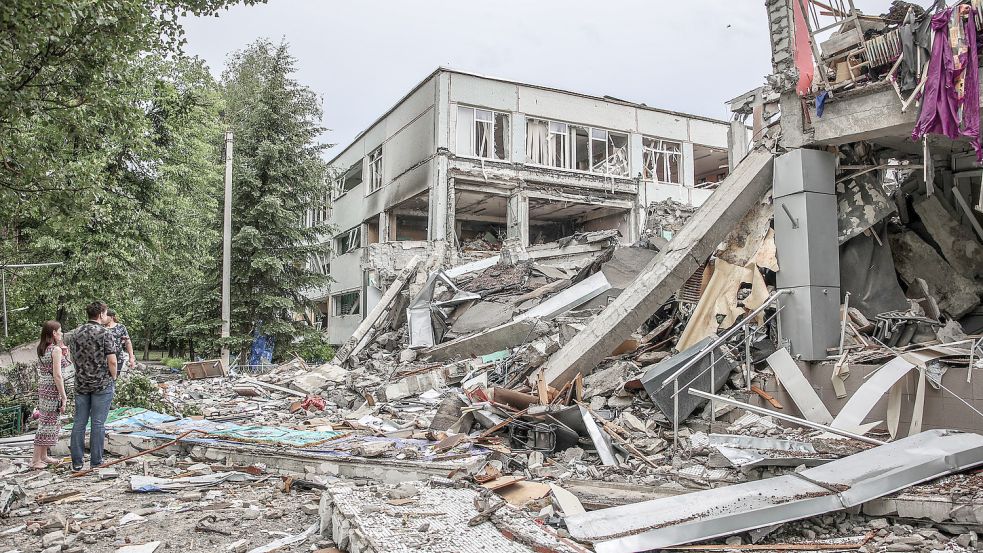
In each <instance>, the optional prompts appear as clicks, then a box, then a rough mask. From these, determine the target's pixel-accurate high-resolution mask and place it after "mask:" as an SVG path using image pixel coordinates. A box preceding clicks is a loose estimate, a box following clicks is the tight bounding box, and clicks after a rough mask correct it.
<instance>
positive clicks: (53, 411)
mask: <svg viewBox="0 0 983 553" xmlns="http://www.w3.org/2000/svg"><path fill="white" fill-rule="evenodd" d="M61 337H62V333H61V324H60V323H59V322H58V321H48V322H46V323H44V325H43V326H42V327H41V340H40V341H39V342H38V358H39V359H40V361H39V363H38V411H40V412H41V417H40V418H39V419H38V430H37V432H36V433H35V434H34V458H32V459H31V468H33V469H43V468H45V467H47V466H48V463H57V462H58V459H54V458H52V457H49V456H48V448H50V447H52V446H53V445H55V443H56V442H57V441H58V430H59V426H58V415H61V414H62V413H64V412H65V405H66V404H67V403H68V397H67V396H66V395H65V380H64V378H63V377H62V369H64V368H65V367H67V366H68V364H69V360H68V348H67V347H65V346H64V345H63V344H62V342H61Z"/></svg>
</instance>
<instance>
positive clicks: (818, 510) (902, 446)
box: [565, 430, 983, 553]
mask: <svg viewBox="0 0 983 553" xmlns="http://www.w3.org/2000/svg"><path fill="white" fill-rule="evenodd" d="M980 465H983V436H980V435H978V434H969V433H962V432H957V431H952V430H929V431H926V432H922V433H921V434H917V435H915V436H910V437H908V438H904V439H901V440H898V441H897V442H893V443H889V444H885V445H882V446H879V447H875V448H872V449H868V450H866V451H863V452H861V453H857V454H855V455H851V456H849V457H845V458H843V459H839V460H836V461H832V462H830V463H827V464H825V465H822V466H819V467H814V468H810V469H807V470H804V471H802V472H800V473H793V474H788V475H785V476H779V477H776V478H769V479H766V480H758V481H754V482H746V483H743V484H735V485H733V486H727V487H724V488H717V489H712V490H705V491H699V492H693V493H690V494H686V495H681V496H676V497H668V498H664V499H656V500H653V501H646V502H644V503H637V504H634V505H624V506H621V507H613V508H610V509H601V510H598V511H592V512H589V513H584V514H581V515H574V516H570V517H566V519H565V520H566V523H567V528H568V529H569V530H570V535H571V536H573V537H574V538H577V539H578V540H585V541H589V542H591V543H593V545H594V548H595V550H596V551H597V552H598V553H614V552H619V553H621V552H627V551H648V550H650V549H657V548H660V547H670V546H673V545H680V544H685V543H690V542H694V541H700V540H705V539H710V538H714V537H718V536H727V535H731V534H734V533H737V532H743V531H747V530H751V529H754V528H762V527H765V526H770V525H774V524H779V523H784V522H789V521H792V520H798V519H802V518H808V517H811V516H816V515H820V514H823V513H827V512H830V511H838V510H841V509H846V508H849V507H854V506H857V505H861V504H863V503H865V502H867V501H870V500H872V499H875V498H878V497H881V496H884V495H887V494H890V493H893V492H896V491H898V490H901V489H904V488H906V487H909V486H912V485H914V484H918V483H921V482H925V481H928V480H931V479H933V478H937V477H939V476H943V475H946V474H950V473H954V472H960V471H963V470H967V469H970V468H973V467H976V466H980Z"/></svg>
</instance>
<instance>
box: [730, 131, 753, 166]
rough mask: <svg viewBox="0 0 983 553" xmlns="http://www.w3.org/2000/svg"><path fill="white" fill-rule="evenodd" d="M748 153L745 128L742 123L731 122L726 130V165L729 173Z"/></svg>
mask: <svg viewBox="0 0 983 553" xmlns="http://www.w3.org/2000/svg"><path fill="white" fill-rule="evenodd" d="M747 152H748V140H747V127H746V126H744V122H743V121H736V120H735V121H731V122H730V129H728V130H727V165H728V167H729V170H730V171H733V170H734V167H737V164H738V163H740V162H741V160H742V159H744V156H746V155H747Z"/></svg>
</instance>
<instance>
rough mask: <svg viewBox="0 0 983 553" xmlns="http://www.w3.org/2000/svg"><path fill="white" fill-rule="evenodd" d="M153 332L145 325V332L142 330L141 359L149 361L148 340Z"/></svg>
mask: <svg viewBox="0 0 983 553" xmlns="http://www.w3.org/2000/svg"><path fill="white" fill-rule="evenodd" d="M152 337H153V334H152V333H151V331H150V327H149V326H148V327H147V330H146V332H144V340H145V341H144V344H143V360H144V361H150V340H151V338H152Z"/></svg>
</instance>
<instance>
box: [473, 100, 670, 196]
mask: <svg viewBox="0 0 983 553" xmlns="http://www.w3.org/2000/svg"><path fill="white" fill-rule="evenodd" d="M509 128H510V127H509V114H508V113H502V112H498V111H490V110H484V109H480V108H472V107H465V106H460V107H459V108H458V113H457V152H458V153H459V154H462V155H468V156H475V157H480V158H486V159H497V160H503V161H505V160H508V159H509V157H510V156H509V150H510V146H509V139H510V136H511V134H510V132H509ZM628 150H629V148H628V134H626V133H620V132H616V131H609V130H607V129H600V128H596V127H589V126H585V125H574V124H572V123H564V122H562V121H550V120H546V119H536V118H528V119H526V161H527V162H528V163H531V164H535V165H542V166H545V167H556V168H557V169H571V170H575V171H585V172H588V173H598V174H602V175H613V176H619V177H627V176H630V175H629V171H630V169H629V164H628ZM681 169H682V144H681V143H679V142H673V141H669V140H661V139H658V138H649V137H643V138H642V171H643V173H642V178H644V179H646V180H653V179H654V180H658V181H660V182H668V183H674V184H679V183H680V182H681V181H680V179H681V173H682V171H681Z"/></svg>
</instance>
